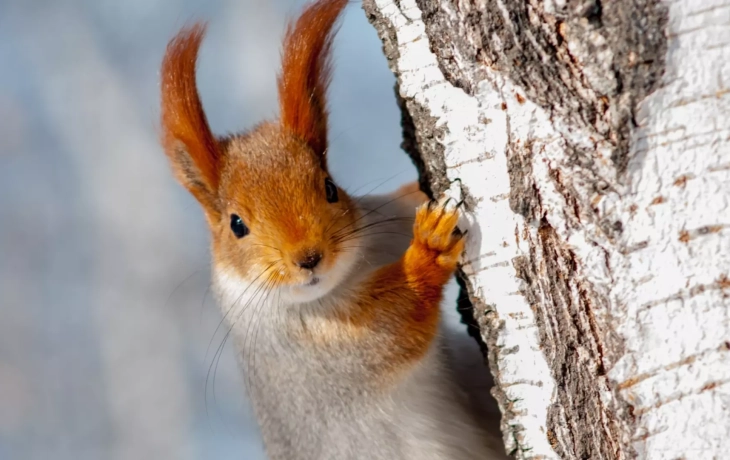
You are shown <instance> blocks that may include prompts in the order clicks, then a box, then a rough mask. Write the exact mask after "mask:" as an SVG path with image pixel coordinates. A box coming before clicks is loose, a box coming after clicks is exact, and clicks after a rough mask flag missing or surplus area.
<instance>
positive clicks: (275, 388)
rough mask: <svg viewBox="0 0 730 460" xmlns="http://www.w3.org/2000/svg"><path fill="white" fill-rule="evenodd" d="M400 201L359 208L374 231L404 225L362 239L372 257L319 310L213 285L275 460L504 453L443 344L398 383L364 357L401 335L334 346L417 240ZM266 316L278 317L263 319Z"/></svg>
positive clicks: (423, 459) (369, 200)
mask: <svg viewBox="0 0 730 460" xmlns="http://www.w3.org/2000/svg"><path fill="white" fill-rule="evenodd" d="M406 193H407V192H406ZM402 195H404V193H403V189H401V190H399V191H397V192H395V193H394V194H393V195H382V196H369V197H364V198H362V199H361V200H360V201H359V204H360V206H361V208H362V211H363V213H368V212H369V211H371V210H373V209H378V208H379V209H378V211H377V214H376V213H375V212H373V213H372V214H371V215H370V216H368V217H366V218H365V219H367V220H369V221H370V223H374V222H377V221H380V220H382V219H384V218H388V217H395V216H398V217H403V218H406V219H404V220H401V221H397V222H393V223H389V224H388V225H383V226H379V232H382V233H380V234H378V235H372V236H369V237H366V238H364V240H365V241H362V242H361V244H362V245H363V246H364V248H365V249H364V251H363V253H364V254H366V255H367V256H365V257H363V258H362V259H360V260H359V261H358V262H357V263H356V265H355V266H354V267H353V272H352V274H353V276H352V277H349V278H348V279H347V280H346V281H345V282H344V283H343V285H341V286H339V287H338V289H336V290H334V291H333V292H331V293H330V294H328V295H327V296H325V297H323V298H321V299H320V300H318V301H315V302H311V303H309V304H292V305H289V306H288V307H283V306H282V305H280V304H277V299H276V298H275V296H270V297H269V298H266V299H264V298H262V295H260V294H259V295H252V294H251V292H253V291H254V289H249V292H248V293H246V292H244V291H246V290H247V286H248V285H247V283H246V282H245V281H243V280H240V279H238V278H236V277H235V276H230V275H229V274H226V273H216V274H215V276H214V280H215V283H216V290H217V292H218V293H219V303H220V305H221V306H222V307H223V314H224V315H227V318H232V319H233V321H231V322H230V323H229V327H232V330H231V334H232V338H233V339H234V341H235V343H236V344H237V345H238V346H237V350H239V353H240V355H239V359H240V363H241V365H242V367H243V369H244V375H245V379H246V382H247V384H248V390H249V394H250V396H251V400H252V401H253V405H254V410H255V412H256V414H257V418H258V420H259V424H260V426H261V432H262V434H263V437H264V441H265V443H266V450H267V454H268V455H269V457H270V458H271V459H272V460H298V459H307V460H314V459H318V460H356V459H373V460H380V459H383V460H385V459H393V460H396V459H397V460H401V459H402V460H444V459H449V460H450V459H454V460H455V459H464V460H472V459H474V460H476V459H482V460H483V459H488V458H491V457H485V452H488V450H487V446H488V444H489V443H490V442H491V443H493V446H494V449H495V452H497V451H498V449H500V448H499V447H497V446H498V444H497V442H496V440H494V439H492V440H491V441H490V438H489V437H488V436H487V434H486V433H485V432H483V431H482V430H481V429H480V428H479V421H478V420H476V419H475V418H473V414H472V413H470V412H469V411H468V404H466V401H465V399H464V397H465V395H463V394H461V393H460V390H461V389H460V388H458V387H457V386H456V384H455V380H454V379H455V377H454V375H453V370H452V369H451V368H450V367H449V366H448V363H447V361H446V355H445V350H444V349H443V348H442V346H443V345H445V344H443V343H440V342H441V339H442V337H436V338H435V340H434V342H433V343H432V344H431V346H430V347H429V349H428V351H427V352H426V354H425V356H423V358H421V359H420V360H419V361H418V362H416V363H414V364H413V366H412V367H411V368H409V369H403V370H402V372H398V371H395V372H396V374H395V375H388V374H389V373H386V374H381V373H379V372H378V370H377V369H376V370H372V369H371V367H377V366H378V365H382V363H379V362H377V360H373V359H372V358H371V357H370V356H368V350H371V349H373V348H377V347H378V346H380V344H382V343H387V342H388V341H390V340H393V339H394V338H395V339H397V338H398V336H399V334H401V333H405V332H404V331H398V330H389V329H388V328H387V327H383V328H382V329H381V328H377V329H372V330H368V331H367V333H366V334H363V337H362V338H361V339H360V340H332V341H330V340H331V339H330V337H331V336H333V335H336V332H335V333H333V332H330V331H331V330H333V329H339V328H341V327H342V326H341V325H339V324H337V323H338V322H339V321H340V320H339V319H338V318H337V315H336V314H334V313H335V312H337V311H339V310H340V308H341V307H342V305H343V304H344V305H347V303H348V297H350V296H352V295H356V294H354V293H353V292H352V291H356V290H357V289H358V286H359V285H361V282H362V280H363V279H366V278H367V277H368V276H371V274H372V272H373V271H374V270H375V269H377V268H378V267H381V266H384V265H386V264H388V263H392V262H393V261H395V260H398V259H399V258H400V257H401V256H402V254H403V252H404V251H405V250H406V248H407V247H408V244H409V242H410V236H404V235H409V234H410V233H411V230H412V227H413V217H414V210H415V205H414V204H413V201H414V200H413V199H410V198H411V197H406V199H402V200H397V197H399V196H402ZM365 219H364V220H365ZM231 307H232V308H231ZM394 307H396V308H397V305H394ZM267 309H268V310H276V311H277V312H278V313H277V314H276V315H267V314H264V313H262V311H265V310H267ZM239 314H240V316H238V315H239ZM313 339H314V340H313ZM373 361H375V362H373ZM399 374H400V375H399ZM493 458H498V457H493ZM499 458H501V457H499Z"/></svg>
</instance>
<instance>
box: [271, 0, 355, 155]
mask: <svg viewBox="0 0 730 460" xmlns="http://www.w3.org/2000/svg"><path fill="white" fill-rule="evenodd" d="M347 1H348V0H319V1H317V2H316V3H312V4H310V5H308V6H307V7H306V8H305V10H304V11H303V12H302V14H301V16H300V17H299V19H298V20H297V21H296V22H291V23H289V26H288V28H287V31H286V36H285V38H284V49H283V53H282V66H281V73H280V75H279V79H278V83H279V110H280V116H281V119H280V122H281V126H282V127H283V128H284V129H286V130H288V131H289V132H291V133H292V134H294V135H295V136H297V137H299V138H300V139H302V140H303V141H304V142H306V143H307V144H308V145H309V146H310V147H311V148H312V150H314V152H315V153H317V154H319V155H323V154H324V153H325V151H326V150H327V103H326V102H327V101H326V92H327V87H328V86H329V82H330V76H331V48H332V40H333V38H334V35H335V32H336V28H335V27H334V26H335V23H336V22H337V19H338V18H339V17H340V13H341V12H342V10H343V9H344V7H345V6H346V5H347Z"/></svg>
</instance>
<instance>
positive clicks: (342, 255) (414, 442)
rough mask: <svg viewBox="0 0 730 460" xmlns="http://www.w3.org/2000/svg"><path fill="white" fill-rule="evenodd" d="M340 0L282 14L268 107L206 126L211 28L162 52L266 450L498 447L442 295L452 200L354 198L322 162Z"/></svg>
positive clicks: (346, 458) (191, 183) (415, 451)
mask: <svg viewBox="0 0 730 460" xmlns="http://www.w3.org/2000/svg"><path fill="white" fill-rule="evenodd" d="M347 3H348V1H347V0H319V1H317V2H315V3H312V4H309V5H308V6H307V7H306V8H305V9H304V10H303V12H302V13H301V15H300V16H299V18H298V19H297V20H296V21H293V22H291V23H290V24H289V27H288V29H287V31H286V35H285V38H284V45H283V53H282V68H281V72H280V74H279V77H278V95H279V112H280V114H279V118H278V120H275V121H266V122H263V123H260V124H259V125H257V126H255V127H254V128H253V129H251V130H249V131H246V132H243V133H241V134H236V135H231V136H225V137H218V136H215V135H213V133H212V132H211V130H210V127H209V125H208V122H207V119H206V115H205V112H204V111H203V106H202V104H201V102H200V97H199V95H198V91H197V88H196V77H195V73H196V62H197V56H198V50H199V47H200V44H201V41H202V40H203V36H204V33H205V26H204V25H203V24H201V23H197V24H195V25H192V26H187V27H184V28H183V29H182V30H181V31H180V32H179V33H178V34H177V36H175V37H174V38H173V39H172V40H171V41H170V43H169V45H168V47H167V51H166V54H165V57H164V59H163V63H162V70H161V78H162V84H161V87H162V98H161V103H162V110H161V124H162V144H163V146H164V150H165V153H166V155H167V157H168V158H169V161H170V163H171V165H172V169H173V171H174V174H175V176H176V178H177V180H178V181H179V182H180V183H181V184H182V185H183V186H184V187H185V188H187V190H188V191H189V192H190V193H191V194H192V195H193V196H194V197H195V198H196V199H197V201H198V202H199V203H200V205H201V207H202V209H203V211H204V213H205V217H206V220H207V223H208V226H209V228H210V233H211V239H212V242H211V252H212V259H213V265H212V267H213V269H212V277H213V286H214V290H215V292H216V297H217V300H218V303H219V304H220V306H221V309H222V313H223V315H224V316H225V320H226V322H227V323H228V325H229V327H230V333H231V335H232V337H233V338H234V341H235V344H236V351H237V355H238V358H239V362H240V364H241V367H242V369H243V371H244V373H245V375H246V379H247V383H248V385H247V386H248V388H247V389H248V392H249V396H250V398H251V401H252V406H253V409H254V413H255V416H256V418H257V421H258V423H259V426H260V428H261V433H262V437H263V441H264V448H265V451H266V454H267V455H268V457H269V458H271V459H272V460H280V459H282V460H283V459H286V460H322V459H332V460H335V459H336V460H355V459H375V460H398V459H404V460H406V459H407V460H429V459H434V460H436V459H439V460H442V459H454V460H455V459H482V460H484V459H495V458H504V453H503V448H502V447H501V444H500V442H499V440H498V439H496V437H491V436H490V435H489V434H487V432H486V431H485V430H484V429H483V428H482V427H481V425H480V421H479V420H478V417H475V415H474V413H473V411H472V408H471V407H470V404H469V402H468V400H467V399H466V398H465V395H464V394H463V393H461V392H460V389H459V388H458V387H457V386H456V385H454V383H453V378H452V377H451V375H450V371H449V369H450V363H449V362H448V359H447V357H446V354H445V353H444V349H443V347H442V341H441V335H440V331H441V327H442V326H441V312H440V302H441V299H442V293H443V290H444V285H445V284H446V283H447V282H448V281H449V279H450V278H451V277H452V276H453V274H454V271H455V268H456V265H457V261H458V259H459V257H460V256H461V253H462V251H463V249H464V236H463V235H462V233H461V232H459V230H458V228H457V220H458V218H459V207H458V206H456V205H455V204H454V202H453V200H451V201H448V200H439V201H429V200H428V199H427V197H426V195H425V194H423V193H422V192H421V191H420V190H419V188H418V185H417V184H415V183H414V184H409V185H406V186H404V187H402V188H401V189H400V190H398V191H397V192H395V193H393V194H391V195H375V196H363V197H357V198H356V197H351V196H349V195H348V194H347V192H346V191H345V190H343V189H342V188H341V187H339V186H338V185H337V184H336V182H335V181H334V180H333V179H332V177H331V176H330V174H329V172H328V169H327V147H328V142H327V117H328V110H327V99H326V93H327V87H328V84H329V81H330V75H331V61H330V55H331V49H332V42H333V37H334V34H335V31H336V25H337V22H338V18H339V17H340V15H341V13H342V11H343V9H344V7H345V6H346V5H347Z"/></svg>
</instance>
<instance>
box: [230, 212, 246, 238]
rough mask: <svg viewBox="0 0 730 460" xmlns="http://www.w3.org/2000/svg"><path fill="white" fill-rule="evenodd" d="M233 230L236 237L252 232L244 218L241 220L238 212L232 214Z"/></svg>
mask: <svg viewBox="0 0 730 460" xmlns="http://www.w3.org/2000/svg"><path fill="white" fill-rule="evenodd" d="M231 230H232V231H233V234H234V235H236V238H243V237H244V236H246V235H248V234H249V233H250V230H249V229H248V227H246V224H244V223H243V220H241V218H240V217H238V215H236V214H231Z"/></svg>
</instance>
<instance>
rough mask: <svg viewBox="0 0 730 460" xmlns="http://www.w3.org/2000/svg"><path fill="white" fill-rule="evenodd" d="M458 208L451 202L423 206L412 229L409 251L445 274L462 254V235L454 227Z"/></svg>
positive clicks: (445, 200)
mask: <svg viewBox="0 0 730 460" xmlns="http://www.w3.org/2000/svg"><path fill="white" fill-rule="evenodd" d="M458 207H459V206H458V205H457V204H456V203H455V201H454V200H453V199H441V200H439V201H437V202H436V201H431V202H429V203H424V204H423V205H421V206H420V207H419V208H418V211H417V212H416V222H415V224H414V226H413V243H412V244H411V247H412V249H413V250H416V251H417V252H418V253H419V255H420V256H421V257H424V258H427V259H429V260H430V261H431V263H436V265H438V266H439V267H440V268H442V269H443V270H444V271H446V272H448V273H449V275H450V274H451V272H453V271H454V269H456V263H457V262H458V260H459V256H460V255H461V253H462V252H463V251H464V235H463V234H462V233H461V232H460V231H459V229H458V228H457V227H456V224H457V222H458V221H459V210H458Z"/></svg>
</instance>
